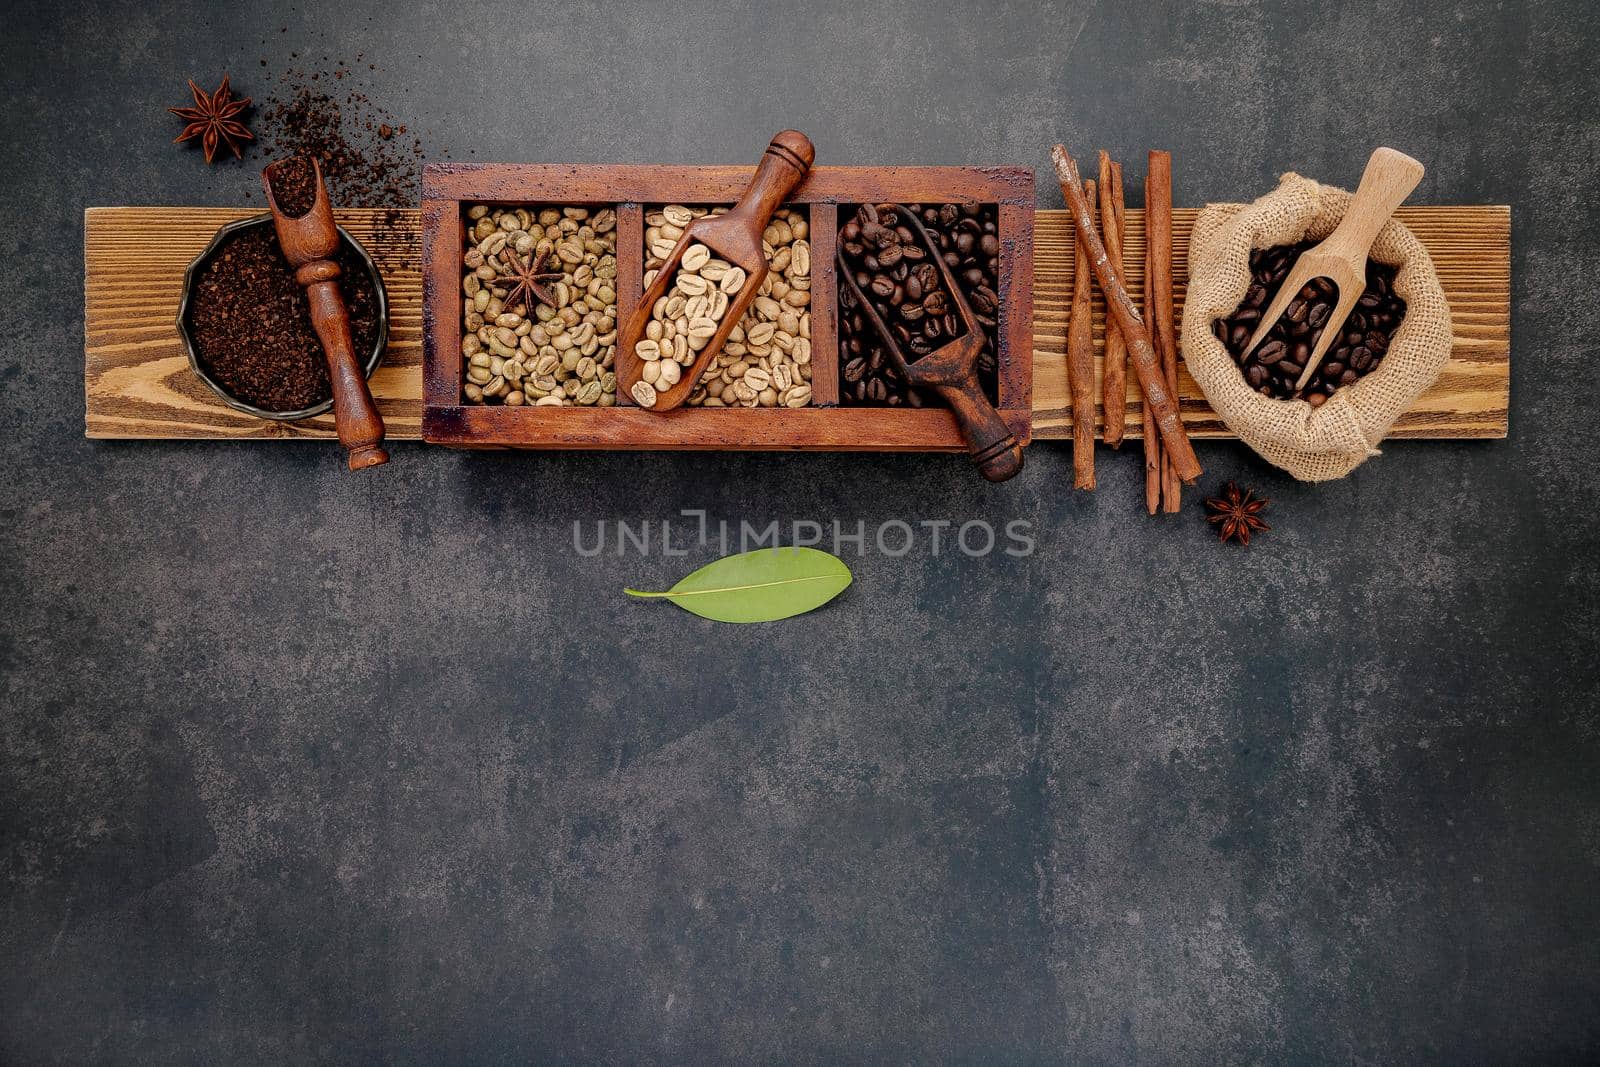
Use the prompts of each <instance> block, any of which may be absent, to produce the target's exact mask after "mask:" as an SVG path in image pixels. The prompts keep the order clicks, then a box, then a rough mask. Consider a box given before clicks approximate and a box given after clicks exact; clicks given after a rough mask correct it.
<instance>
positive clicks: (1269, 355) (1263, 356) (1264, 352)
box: [1256, 339, 1289, 366]
mask: <svg viewBox="0 0 1600 1067" xmlns="http://www.w3.org/2000/svg"><path fill="white" fill-rule="evenodd" d="M1288 354H1289V349H1288V346H1286V345H1285V344H1284V343H1283V342H1282V341H1279V340H1276V339H1274V340H1269V341H1265V342H1263V343H1262V345H1261V347H1260V348H1258V349H1256V360H1257V362H1260V363H1264V364H1267V365H1269V366H1270V365H1271V364H1273V363H1276V362H1278V361H1279V360H1280V359H1282V358H1283V357H1284V356H1286V355H1288Z"/></svg>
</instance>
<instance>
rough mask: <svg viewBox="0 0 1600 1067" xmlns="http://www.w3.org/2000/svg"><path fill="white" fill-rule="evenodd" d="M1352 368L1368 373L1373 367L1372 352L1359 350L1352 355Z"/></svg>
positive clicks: (1364, 349)
mask: <svg viewBox="0 0 1600 1067" xmlns="http://www.w3.org/2000/svg"><path fill="white" fill-rule="evenodd" d="M1350 366H1352V367H1354V368H1355V369H1356V370H1358V371H1366V370H1369V369H1371V367H1372V350H1371V349H1368V348H1358V349H1356V350H1355V351H1353V352H1351V353H1350Z"/></svg>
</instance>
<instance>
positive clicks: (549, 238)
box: [461, 204, 617, 407]
mask: <svg viewBox="0 0 1600 1067" xmlns="http://www.w3.org/2000/svg"><path fill="white" fill-rule="evenodd" d="M541 259H543V261H544V263H543V267H542V268H541V270H542V272H544V273H545V274H546V278H545V279H544V282H545V288H546V289H547V290H548V291H549V295H550V296H551V297H553V298H554V303H545V302H544V301H543V300H532V299H529V298H525V297H524V295H522V294H520V293H519V294H518V295H517V296H516V297H515V300H516V303H515V304H514V305H513V306H507V303H506V302H507V301H508V300H511V299H513V297H512V293H513V291H514V290H515V288H516V280H515V278H514V275H515V274H517V273H519V272H520V270H521V269H522V268H525V267H527V266H528V265H529V264H532V263H538V262H539V261H540V260H541ZM461 267H462V279H461V292H462V297H463V299H462V305H461V307H462V325H463V327H464V333H463V334H462V338H461V355H462V358H463V359H464V360H465V362H466V381H465V382H464V383H463V385H462V390H461V391H462V396H463V397H464V398H465V399H466V401H467V403H469V404H504V405H505V406H507V407H522V406H524V405H526V406H538V407H572V406H582V407H612V406H614V405H615V404H616V402H617V378H616V374H615V373H614V370H613V367H614V365H615V363H616V356H617V213H616V212H615V211H613V210H612V209H610V208H602V209H598V210H593V209H590V208H583V207H567V208H556V207H545V208H537V209H530V208H520V207H519V208H505V207H499V208H496V207H490V206H489V205H486V204H477V205H474V206H473V207H471V208H470V209H468V211H467V223H466V232H465V241H464V247H463V249H462V254H461ZM530 302H531V303H532V305H533V306H532V307H529V306H528V305H529V303H530Z"/></svg>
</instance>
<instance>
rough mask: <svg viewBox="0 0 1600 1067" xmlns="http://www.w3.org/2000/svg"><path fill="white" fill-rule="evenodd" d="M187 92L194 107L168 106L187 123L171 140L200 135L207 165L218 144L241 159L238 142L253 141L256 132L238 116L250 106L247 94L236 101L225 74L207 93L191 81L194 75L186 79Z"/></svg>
mask: <svg viewBox="0 0 1600 1067" xmlns="http://www.w3.org/2000/svg"><path fill="white" fill-rule="evenodd" d="M189 91H190V92H191V93H193V94H194V107H169V108H167V110H168V111H170V112H172V113H173V114H174V115H176V116H178V117H179V118H180V119H182V120H183V121H185V122H187V123H188V125H187V126H185V127H184V128H183V132H182V133H180V134H178V136H177V137H175V138H173V143H174V144H177V143H179V142H181V141H187V140H189V139H190V138H191V137H198V138H200V146H201V147H202V148H204V149H205V153H206V162H207V163H208V164H209V163H210V162H211V161H212V160H214V159H215V158H216V156H217V146H218V145H219V144H225V145H227V146H228V147H229V148H231V149H233V157H234V158H235V159H242V158H244V153H243V152H241V151H240V150H239V145H240V144H241V143H242V142H244V141H253V140H255V135H254V134H252V133H251V132H250V131H249V130H248V129H246V128H245V124H244V123H242V122H240V121H239V119H238V116H239V115H240V114H241V113H242V112H243V111H244V109H245V108H247V107H249V106H250V98H249V97H248V96H247V97H244V98H243V99H242V100H235V99H234V98H233V90H232V89H230V88H229V87H228V76H227V75H226V74H224V75H223V76H222V84H221V85H219V86H217V91H216V92H214V93H212V94H210V95H209V96H208V95H206V92H205V90H203V89H201V88H200V87H199V86H198V85H196V84H195V83H194V79H193V78H191V79H189Z"/></svg>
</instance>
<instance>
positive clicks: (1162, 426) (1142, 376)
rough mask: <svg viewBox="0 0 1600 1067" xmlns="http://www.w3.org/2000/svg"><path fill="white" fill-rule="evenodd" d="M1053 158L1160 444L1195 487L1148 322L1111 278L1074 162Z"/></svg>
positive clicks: (1062, 151)
mask: <svg viewBox="0 0 1600 1067" xmlns="http://www.w3.org/2000/svg"><path fill="white" fill-rule="evenodd" d="M1050 158H1051V161H1052V162H1053V163H1054V164H1055V168H1056V177H1057V178H1058V179H1059V180H1060V183H1061V195H1062V196H1063V197H1065V198H1066V201H1067V206H1068V207H1069V208H1070V209H1071V210H1072V219H1073V223H1074V224H1075V225H1076V226H1077V233H1078V240H1080V241H1082V242H1083V243H1084V244H1085V245H1087V246H1088V250H1089V266H1090V267H1091V268H1093V270H1094V275H1095V277H1096V278H1097V279H1099V281H1100V289H1101V291H1102V292H1104V293H1105V294H1106V311H1107V313H1108V314H1110V315H1113V316H1115V318H1116V322H1117V328H1118V329H1120V330H1121V331H1122V336H1123V338H1124V339H1125V340H1126V341H1127V343H1128V355H1129V356H1130V357H1131V358H1132V360H1133V369H1134V371H1135V372H1136V373H1137V374H1138V376H1139V384H1140V386H1141V387H1142V388H1143V389H1144V395H1145V400H1146V402H1147V403H1148V404H1149V405H1150V407H1151V410H1152V412H1153V414H1154V416H1155V424H1156V429H1157V430H1159V431H1160V433H1161V443H1162V445H1163V446H1165V448H1166V450H1167V451H1168V452H1169V453H1171V455H1172V463H1173V467H1174V469H1175V470H1176V471H1177V472H1178V477H1180V478H1182V479H1183V480H1184V481H1186V482H1192V481H1194V480H1195V479H1196V478H1198V477H1200V473H1201V467H1200V461H1199V460H1198V459H1196V458H1195V454H1194V448H1193V446H1191V445H1190V444H1189V435H1188V434H1187V433H1186V432H1185V431H1184V428H1183V422H1182V421H1181V420H1180V419H1179V418H1178V408H1177V404H1176V403H1175V402H1174V399H1173V396H1172V392H1171V390H1169V389H1168V388H1167V382H1166V377H1165V375H1164V374H1163V373H1162V371H1161V363H1160V361H1159V360H1158V359H1157V358H1156V353H1155V349H1153V348H1151V347H1150V333H1149V331H1147V330H1146V329H1145V327H1144V320H1143V319H1142V318H1140V317H1139V311H1138V309H1137V308H1135V307H1134V306H1133V301H1132V300H1131V299H1129V297H1128V291H1127V289H1125V288H1124V287H1123V285H1122V283H1121V282H1120V281H1119V280H1118V279H1117V276H1116V275H1115V274H1114V273H1113V272H1112V270H1111V261H1110V260H1109V259H1108V258H1107V257H1106V247H1105V245H1103V244H1101V243H1100V235H1099V234H1098V233H1096V232H1095V226H1094V216H1093V215H1091V214H1090V213H1089V203H1088V201H1087V200H1085V199H1084V196H1083V184H1082V183H1083V179H1082V178H1081V177H1079V175H1078V165H1077V164H1076V163H1074V162H1073V161H1072V157H1071V156H1069V155H1068V154H1067V150H1066V148H1065V147H1063V146H1062V145H1056V146H1055V147H1054V148H1052V149H1051V150H1050Z"/></svg>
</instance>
